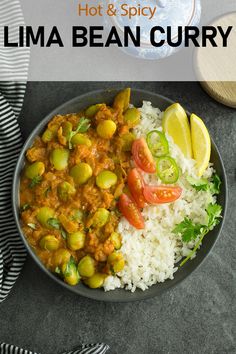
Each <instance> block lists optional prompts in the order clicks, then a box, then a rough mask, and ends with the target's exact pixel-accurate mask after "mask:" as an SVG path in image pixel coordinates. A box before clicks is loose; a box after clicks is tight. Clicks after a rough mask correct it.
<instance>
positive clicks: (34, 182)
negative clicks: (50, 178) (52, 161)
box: [29, 176, 42, 188]
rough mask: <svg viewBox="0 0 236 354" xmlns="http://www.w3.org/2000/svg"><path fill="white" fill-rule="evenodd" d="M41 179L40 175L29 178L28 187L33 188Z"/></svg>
mask: <svg viewBox="0 0 236 354" xmlns="http://www.w3.org/2000/svg"><path fill="white" fill-rule="evenodd" d="M41 181H42V177H41V176H36V177H34V178H33V179H32V180H31V182H30V184H29V187H30V188H34V187H35V186H36V185H37V184H39V183H40V182H41Z"/></svg>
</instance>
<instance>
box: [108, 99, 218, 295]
mask: <svg viewBox="0 0 236 354" xmlns="http://www.w3.org/2000/svg"><path fill="white" fill-rule="evenodd" d="M140 111H141V123H140V124H139V125H138V127H136V128H135V134H136V135H137V137H141V136H145V135H146V134H147V133H148V132H150V131H151V130H153V129H158V130H162V127H161V121H162V112H161V111H160V110H159V109H158V108H154V107H152V105H151V102H143V106H142V108H140ZM167 139H168V141H169V147H170V156H172V157H173V158H174V159H175V160H176V162H177V164H178V166H179V167H180V170H181V177H180V178H179V180H178V185H179V186H180V187H181V188H182V189H183V192H182V196H181V198H180V199H178V200H177V201H175V202H174V203H169V204H160V205H158V206H147V207H145V208H144V209H143V211H142V215H143V217H144V219H145V229H144V230H137V229H135V228H134V227H133V226H131V225H130V224H129V222H128V221H127V220H126V219H125V218H122V219H121V221H120V223H119V225H118V228H117V231H118V232H119V233H120V234H121V235H122V247H121V250H120V251H121V252H122V253H123V255H124V258H125V261H126V265H125V267H124V269H123V270H122V271H121V272H120V273H118V274H117V276H109V277H107V278H106V280H105V283H104V289H105V291H108V290H114V289H115V288H125V289H126V290H130V291H132V292H133V291H135V289H136V288H140V289H142V290H146V289H147V288H148V287H150V286H151V285H153V284H156V283H160V282H164V281H165V280H166V279H173V277H174V273H175V272H176V271H177V269H178V268H177V267H176V265H175V264H176V263H177V262H178V261H179V260H180V259H181V258H183V257H185V256H187V255H188V254H189V252H190V250H191V249H192V248H193V247H194V244H195V242H197V241H198V240H196V241H195V242H190V243H187V244H186V243H182V241H181V237H178V236H177V235H176V234H173V233H172V230H173V229H174V228H175V226H176V225H177V224H178V223H180V222H181V221H183V219H184V217H185V216H188V217H190V218H191V219H192V220H193V222H196V223H201V224H205V223H206V222H207V214H206V211H205V209H206V207H207V205H208V204H209V203H214V202H215V199H214V197H212V195H211V193H210V192H206V191H200V192H199V191H196V190H195V189H194V188H193V187H191V185H190V184H189V183H188V182H187V180H186V176H187V175H189V176H192V177H194V178H196V167H195V161H194V160H192V159H187V158H186V157H185V156H184V155H183V154H182V152H181V151H180V149H179V148H178V146H176V145H175V144H174V142H173V140H172V138H171V137H170V136H167ZM213 171H214V170H213V168H212V166H209V167H208V169H207V170H206V171H205V173H204V176H203V177H204V178H210V177H211V176H212V173H213ZM143 176H144V179H145V181H146V182H148V183H149V184H161V181H160V180H158V178H157V176H156V175H148V174H145V173H143Z"/></svg>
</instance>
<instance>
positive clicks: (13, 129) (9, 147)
mask: <svg viewBox="0 0 236 354" xmlns="http://www.w3.org/2000/svg"><path fill="white" fill-rule="evenodd" d="M25 86H26V84H25V83H14V82H12V83H11V82H0V167H1V168H0V181H1V189H0V302H2V301H3V300H4V299H5V298H6V297H7V295H8V293H9V292H10V290H11V288H12V286H13V285H14V283H15V281H16V279H17V277H18V275H19V273H20V271H21V269H22V266H23V264H24V260H25V257H26V251H25V247H24V246H23V243H22V241H21V239H20V236H19V234H18V231H17V228H16V225H15V221H14V217H13V214H12V207H11V186H12V175H13V171H14V168H15V165H16V161H17V158H18V155H19V152H20V149H21V146H22V141H21V133H20V128H19V125H18V123H17V117H18V115H19V113H20V110H21V107H22V103H23V99H24V93H25Z"/></svg>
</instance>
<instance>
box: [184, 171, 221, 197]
mask: <svg viewBox="0 0 236 354" xmlns="http://www.w3.org/2000/svg"><path fill="white" fill-rule="evenodd" d="M186 179H187V181H188V182H189V183H190V184H191V186H192V187H193V188H195V189H196V190H197V191H207V190H209V191H210V192H211V194H212V195H214V194H219V193H220V185H221V180H220V177H219V176H218V175H217V174H216V173H215V174H214V175H213V176H212V178H211V181H210V182H209V181H208V180H207V179H205V178H200V179H196V178H193V177H190V176H187V177H186Z"/></svg>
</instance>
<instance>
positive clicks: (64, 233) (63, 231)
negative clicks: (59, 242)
mask: <svg viewBox="0 0 236 354" xmlns="http://www.w3.org/2000/svg"><path fill="white" fill-rule="evenodd" d="M61 236H62V237H63V238H64V240H66V238H67V233H66V232H65V230H63V229H61Z"/></svg>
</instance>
